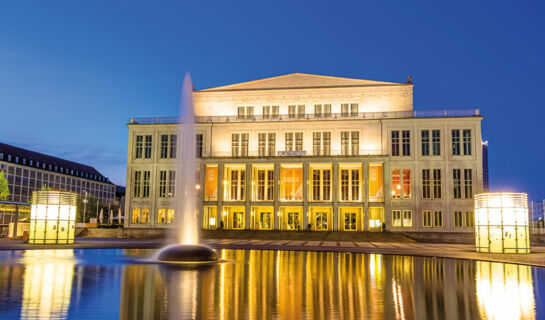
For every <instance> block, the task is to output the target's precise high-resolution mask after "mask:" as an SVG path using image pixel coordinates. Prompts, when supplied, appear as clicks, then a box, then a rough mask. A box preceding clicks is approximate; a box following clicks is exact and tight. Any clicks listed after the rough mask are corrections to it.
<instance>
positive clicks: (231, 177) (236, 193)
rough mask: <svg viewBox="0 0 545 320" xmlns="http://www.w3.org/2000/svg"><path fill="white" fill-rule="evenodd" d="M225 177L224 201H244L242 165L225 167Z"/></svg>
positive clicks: (244, 179) (244, 182)
mask: <svg viewBox="0 0 545 320" xmlns="http://www.w3.org/2000/svg"><path fill="white" fill-rule="evenodd" d="M225 179H226V180H225V181H226V184H225V187H226V188H225V201H244V200H245V193H246V170H245V169H244V168H242V167H226V168H225Z"/></svg>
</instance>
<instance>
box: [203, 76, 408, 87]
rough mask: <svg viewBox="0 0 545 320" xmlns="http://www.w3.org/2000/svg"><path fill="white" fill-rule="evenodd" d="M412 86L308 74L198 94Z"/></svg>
mask: <svg viewBox="0 0 545 320" xmlns="http://www.w3.org/2000/svg"><path fill="white" fill-rule="evenodd" d="M407 85H410V86H412V84H407V83H395V82H384V81H374V80H362V79H352V78H343V77H332V76H322V75H316V74H308V73H290V74H285V75H282V76H276V77H271V78H264V79H259V80H253V81H247V82H241V83H235V84H230V85H226V86H220V87H215V88H209V89H203V90H198V91H197V92H216V91H244V90H278V89H310V88H343V87H377V86H407Z"/></svg>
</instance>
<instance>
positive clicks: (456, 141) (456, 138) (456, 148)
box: [452, 129, 460, 156]
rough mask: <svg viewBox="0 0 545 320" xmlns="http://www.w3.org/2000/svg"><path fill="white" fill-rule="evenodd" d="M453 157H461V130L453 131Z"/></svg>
mask: <svg viewBox="0 0 545 320" xmlns="http://www.w3.org/2000/svg"><path fill="white" fill-rule="evenodd" d="M452 155H454V156H459V155H460V130H457V129H454V130H452Z"/></svg>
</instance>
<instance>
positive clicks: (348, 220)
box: [344, 212, 357, 231]
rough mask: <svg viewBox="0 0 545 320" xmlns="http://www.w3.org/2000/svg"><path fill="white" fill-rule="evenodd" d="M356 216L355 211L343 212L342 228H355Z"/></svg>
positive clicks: (351, 229) (352, 229) (353, 229)
mask: <svg viewBox="0 0 545 320" xmlns="http://www.w3.org/2000/svg"><path fill="white" fill-rule="evenodd" d="M356 221H357V217H356V213H355V212H345V214H344V230H347V231H348V230H350V231H355V230H356V228H357V223H356Z"/></svg>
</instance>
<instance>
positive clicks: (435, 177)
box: [433, 169, 441, 199]
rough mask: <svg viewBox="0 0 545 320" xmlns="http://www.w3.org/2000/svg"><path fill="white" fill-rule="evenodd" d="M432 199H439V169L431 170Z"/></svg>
mask: <svg viewBox="0 0 545 320" xmlns="http://www.w3.org/2000/svg"><path fill="white" fill-rule="evenodd" d="M433 198H434V199H441V169H433Z"/></svg>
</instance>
